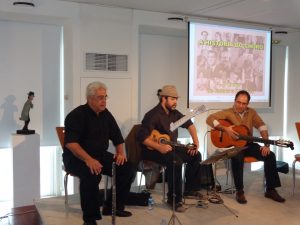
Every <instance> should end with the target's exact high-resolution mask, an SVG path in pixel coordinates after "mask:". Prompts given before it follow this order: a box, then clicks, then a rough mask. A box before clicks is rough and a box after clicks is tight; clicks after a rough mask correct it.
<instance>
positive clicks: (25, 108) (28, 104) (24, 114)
mask: <svg viewBox="0 0 300 225" xmlns="http://www.w3.org/2000/svg"><path fill="white" fill-rule="evenodd" d="M33 98H34V92H32V91H30V92H29V93H28V97H27V101H26V102H25V103H24V106H23V109H22V113H21V117H20V120H23V121H24V127H23V129H22V130H24V131H28V124H29V122H30V117H29V111H30V109H31V108H33V104H32V100H33Z"/></svg>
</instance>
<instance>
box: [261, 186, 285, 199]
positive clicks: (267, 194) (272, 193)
mask: <svg viewBox="0 0 300 225" xmlns="http://www.w3.org/2000/svg"><path fill="white" fill-rule="evenodd" d="M265 197H266V198H270V199H272V200H274V201H276V202H285V199H284V198H283V197H281V196H280V195H279V194H278V192H277V191H276V190H275V189H272V190H268V191H266V192H265Z"/></svg>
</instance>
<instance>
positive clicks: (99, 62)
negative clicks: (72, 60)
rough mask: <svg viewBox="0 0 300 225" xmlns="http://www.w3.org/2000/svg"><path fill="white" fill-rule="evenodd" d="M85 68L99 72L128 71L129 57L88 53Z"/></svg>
mask: <svg viewBox="0 0 300 225" xmlns="http://www.w3.org/2000/svg"><path fill="white" fill-rule="evenodd" d="M85 68H86V70H97V71H128V56H127V55H113V54H100V53H86V54H85Z"/></svg>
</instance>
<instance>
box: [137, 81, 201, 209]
mask: <svg viewBox="0 0 300 225" xmlns="http://www.w3.org/2000/svg"><path fill="white" fill-rule="evenodd" d="M157 95H158V98H159V103H158V104H157V105H156V106H155V107H154V108H152V109H151V110H150V111H148V112H147V113H146V114H145V116H144V118H143V120H142V125H141V128H140V130H139V131H138V134H137V141H138V142H140V143H141V146H142V158H143V159H145V160H151V161H154V162H157V163H158V164H160V165H164V166H166V167H167V177H168V204H169V205H170V206H172V205H173V182H174V187H175V188H174V190H175V193H174V194H175V210H176V211H177V212H184V211H185V209H186V208H185V207H184V206H183V204H182V163H184V162H186V163H187V169H186V187H187V188H189V191H194V190H198V189H199V186H198V184H196V182H195V178H196V176H197V173H199V170H200V166H199V165H200V164H199V162H200V161H201V155H200V153H199V152H198V146H199V141H198V137H197V131H196V128H195V126H194V125H193V123H192V121H191V120H188V121H187V122H185V123H184V124H183V125H181V127H182V128H185V129H187V130H188V131H189V133H190V135H191V137H192V140H193V144H194V145H193V148H183V147H174V146H173V147H172V146H171V145H169V144H161V143H158V141H156V140H155V138H153V131H155V132H156V131H158V133H159V134H161V135H167V136H168V137H169V138H170V141H171V142H174V143H177V138H178V130H175V131H173V132H171V131H170V124H171V122H175V121H177V120H179V119H180V118H182V117H183V116H184V115H183V114H182V113H180V112H179V111H178V110H176V106H177V100H178V94H177V90H176V87H175V86H173V85H165V86H163V88H162V89H159V90H158V92H157ZM156 134H157V132H156ZM173 153H174V154H173ZM174 161H175V163H174V174H175V176H174V177H173V162H174ZM173 180H174V181H173Z"/></svg>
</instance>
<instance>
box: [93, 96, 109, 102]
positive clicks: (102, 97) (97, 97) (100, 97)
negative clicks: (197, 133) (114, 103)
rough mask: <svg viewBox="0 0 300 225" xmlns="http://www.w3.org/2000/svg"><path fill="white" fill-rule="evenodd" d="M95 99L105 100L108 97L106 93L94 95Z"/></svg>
mask: <svg viewBox="0 0 300 225" xmlns="http://www.w3.org/2000/svg"><path fill="white" fill-rule="evenodd" d="M94 98H95V99H96V100H97V101H106V100H107V99H108V96H107V95H105V96H104V95H100V96H94Z"/></svg>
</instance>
